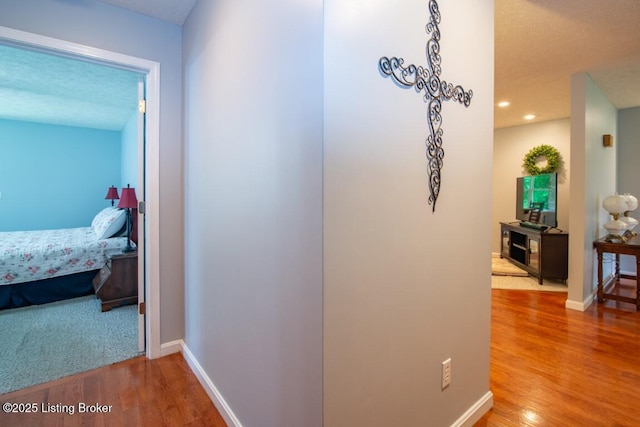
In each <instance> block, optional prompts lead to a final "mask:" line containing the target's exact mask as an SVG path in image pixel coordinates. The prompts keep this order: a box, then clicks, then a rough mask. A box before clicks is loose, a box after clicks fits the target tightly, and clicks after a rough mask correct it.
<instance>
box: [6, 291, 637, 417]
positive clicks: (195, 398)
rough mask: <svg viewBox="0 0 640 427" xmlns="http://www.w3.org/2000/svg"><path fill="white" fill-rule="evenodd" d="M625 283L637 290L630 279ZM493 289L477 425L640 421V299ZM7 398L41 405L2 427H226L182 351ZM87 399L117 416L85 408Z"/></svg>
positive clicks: (70, 379) (107, 367)
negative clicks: (486, 383)
mask: <svg viewBox="0 0 640 427" xmlns="http://www.w3.org/2000/svg"><path fill="white" fill-rule="evenodd" d="M623 284H624V285H623V286H622V287H621V292H622V293H626V294H631V293H632V292H633V286H632V285H631V282H629V281H624V282H623ZM492 294H493V296H492V325H491V332H492V337H491V384H490V387H491V390H492V392H493V394H494V407H493V409H492V410H491V411H490V412H489V413H487V414H486V415H485V416H484V417H483V418H482V419H481V420H480V421H478V423H476V426H478V427H486V426H553V427H559V426H571V427H574V426H612V427H613V426H616V427H620V426H630V427H631V426H634V427H636V426H640V312H636V310H635V307H634V306H633V305H631V304H626V303H619V302H615V301H607V302H606V303H605V304H603V305H602V304H594V305H592V306H591V307H590V308H589V309H588V310H587V311H586V312H584V313H582V312H578V311H574V310H567V309H565V307H564V304H565V300H566V294H565V293H556V292H533V291H531V292H530V291H508V290H497V289H496V290H493V291H492ZM0 402H2V403H3V404H6V403H7V402H8V403H15V404H23V405H25V404H31V403H35V404H36V407H37V409H38V412H37V413H35V414H33V413H32V414H12V413H4V412H3V413H0V425H2V426H25V425H28V426H34V427H35V426H83V427H84V426H125V425H126V426H150V425H153V426H171V427H173V426H209V427H223V426H226V424H225V423H224V420H223V419H222V417H221V416H220V414H219V413H218V412H217V410H216V408H215V407H214V406H213V404H212V403H211V401H210V400H209V398H208V396H207V395H206V393H205V391H204V389H203V388H202V387H201V385H200V384H199V383H198V381H197V379H196V377H195V376H194V375H193V373H192V372H191V370H190V368H189V366H188V365H187V363H186V362H185V360H184V359H183V358H182V356H181V355H180V354H174V355H171V356H167V357H164V358H161V359H156V360H147V359H145V358H144V357H139V358H136V359H132V360H130V361H126V362H122V363H117V364H114V365H110V366H106V367H104V368H99V369H95V370H93V371H89V372H85V373H82V374H78V375H74V376H71V377H68V378H64V379H61V380H58V381H54V382H51V383H47V384H42V385H39V386H34V387H30V388H28V389H24V390H19V391H16V392H13V393H8V394H4V395H0ZM80 402H82V403H85V404H87V405H95V404H96V403H99V404H100V405H107V406H110V407H111V408H110V412H108V413H87V412H85V413H79V411H78V410H79V407H80ZM43 404H44V407H43V406H42V405H43ZM58 404H59V405H58ZM57 405H58V406H57ZM62 405H66V407H65V406H62ZM14 406H15V405H14ZM70 406H71V407H73V409H74V413H73V415H71V414H69V413H68V412H70V411H69V410H68V407H70ZM43 409H44V410H49V411H50V412H47V413H43ZM56 409H58V410H59V411H60V410H61V411H63V412H62V413H60V412H58V413H55V412H53V410H56ZM65 411H66V412H67V413H65Z"/></svg>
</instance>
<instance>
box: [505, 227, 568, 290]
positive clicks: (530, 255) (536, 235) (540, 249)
mask: <svg viewBox="0 0 640 427" xmlns="http://www.w3.org/2000/svg"><path fill="white" fill-rule="evenodd" d="M529 224H533V223H529ZM500 241H501V248H500V257H501V258H506V259H508V260H509V261H511V262H513V263H514V264H515V265H517V266H518V267H520V268H522V269H523V270H525V271H527V272H528V273H529V274H531V275H532V276H535V277H537V278H538V283H539V284H541V285H542V281H543V279H554V280H562V281H564V282H566V281H567V278H568V275H569V234H567V233H564V232H560V231H558V232H547V231H546V228H545V229H542V228H537V227H530V226H523V225H516V224H508V223H504V222H501V223H500Z"/></svg>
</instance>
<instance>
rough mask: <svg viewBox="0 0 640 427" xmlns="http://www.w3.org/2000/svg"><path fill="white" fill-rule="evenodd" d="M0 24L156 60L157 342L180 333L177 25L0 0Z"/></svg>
mask: <svg viewBox="0 0 640 427" xmlns="http://www.w3.org/2000/svg"><path fill="white" fill-rule="evenodd" d="M0 26H4V27H8V28H14V29H17V30H21V31H26V32H30V33H34V34H38V35H43V36H48V37H53V38H56V39H60V40H65V41H69V42H73V43H78V44H82V45H86V46H91V47H94V48H100V49H105V50H109V51H112V52H118V53H122V54H125V55H130V56H135V57H138V58H144V59H148V60H152V61H156V62H159V63H160V64H161V65H160V91H161V103H160V148H159V151H160V171H159V174H160V191H161V197H160V213H159V220H160V242H153V243H152V244H154V245H159V246H160V304H161V311H160V312H161V318H160V328H161V329H160V341H161V342H162V343H166V342H170V341H173V340H177V339H181V338H182V337H183V336H184V320H183V319H184V304H183V301H184V296H183V295H184V294H183V292H184V291H183V280H184V279H183V270H184V263H183V249H182V240H183V231H182V229H183V226H182V225H183V216H182V185H183V182H182V144H181V140H182V135H181V133H182V86H181V83H180V82H181V81H182V69H181V49H182V46H181V43H182V36H181V28H180V27H179V26H177V25H173V24H168V23H166V22H163V21H159V20H157V19H153V18H149V17H145V16H143V15H140V14H137V13H132V12H128V11H126V10H125V9H122V8H118V7H113V6H110V5H107V4H105V3H101V2H99V1H96V0H83V1H51V0H2V2H0Z"/></svg>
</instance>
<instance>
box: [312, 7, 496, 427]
mask: <svg viewBox="0 0 640 427" xmlns="http://www.w3.org/2000/svg"><path fill="white" fill-rule="evenodd" d="M438 4H439V6H440V12H441V17H442V19H441V23H440V25H439V28H440V32H441V45H440V47H441V50H440V53H441V56H442V64H441V65H442V74H441V78H442V79H443V80H446V81H447V82H450V83H453V84H460V85H462V86H463V87H464V88H465V89H466V90H469V89H472V90H473V98H472V101H471V106H470V107H469V108H465V107H464V106H462V105H460V104H458V103H455V102H452V101H449V102H444V103H443V106H442V120H443V121H442V130H443V132H444V135H443V138H444V142H443V146H444V152H445V155H444V167H443V169H442V186H441V192H440V197H439V198H438V201H437V206H436V210H435V212H432V206H431V205H429V204H428V202H427V200H428V197H429V191H428V175H427V165H426V163H427V160H426V158H425V139H426V137H427V135H428V132H429V131H428V128H427V119H426V117H427V105H426V104H425V102H424V101H423V94H418V93H416V92H415V90H414V89H408V90H403V89H401V88H400V87H398V85H396V84H394V83H393V82H392V81H391V79H390V78H385V77H383V75H382V74H381V73H380V71H379V70H378V60H379V59H380V57H382V56H389V57H392V56H397V57H402V58H404V59H405V61H406V62H405V64H406V65H408V64H418V65H425V64H426V58H425V46H426V43H427V41H428V39H429V36H428V35H427V33H426V32H425V26H426V24H427V22H428V19H429V10H428V7H427V6H428V2H427V1H424V0H407V1H403V2H402V4H401V6H400V4H399V3H398V2H396V1H391V0H369V1H357V0H351V1H346V0H325V2H324V5H325V126H324V129H325V130H324V136H325V138H324V164H325V169H324V170H325V173H324V325H325V328H324V407H325V410H324V421H325V425H327V426H331V427H340V426H345V427H347V426H348V427H351V426H367V427H377V426H448V425H453V424H454V423H455V422H456V420H458V418H459V417H461V416H462V414H463V413H464V412H465V411H467V410H468V409H469V408H471V407H472V405H474V404H477V403H478V402H479V401H480V400H481V399H482V398H483V397H485V396H486V395H487V393H488V392H489V333H490V299H491V283H490V275H491V272H490V265H491V263H490V256H491V254H490V252H491V243H490V242H491V171H492V166H491V164H492V145H493V81H494V80H493V79H494V76H493V28H494V26H493V19H494V11H493V1H491V0H484V1H477V0H455V1H440V2H438ZM471 64H473V65H472V66H471ZM447 358H451V360H452V371H453V382H452V384H451V385H450V387H449V388H447V389H445V390H441V384H440V380H441V362H442V361H444V360H445V359H447Z"/></svg>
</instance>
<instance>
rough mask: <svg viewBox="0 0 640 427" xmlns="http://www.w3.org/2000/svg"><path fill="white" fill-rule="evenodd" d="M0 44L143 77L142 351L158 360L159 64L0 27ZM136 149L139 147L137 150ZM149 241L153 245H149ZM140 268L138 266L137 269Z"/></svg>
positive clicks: (141, 184)
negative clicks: (144, 114)
mask: <svg viewBox="0 0 640 427" xmlns="http://www.w3.org/2000/svg"><path fill="white" fill-rule="evenodd" d="M0 42H3V43H6V44H11V45H15V46H17V47H28V48H31V49H34V48H35V49H38V50H41V51H44V52H48V53H53V54H57V55H63V56H68V57H71V58H76V59H80V60H84V61H91V62H95V63H98V64H102V65H105V66H110V67H117V68H122V69H126V70H130V71H136V72H139V73H142V74H144V75H145V78H146V120H145V146H144V147H143V151H144V153H145V165H146V167H145V171H144V177H142V178H141V177H140V175H139V178H138V179H139V180H140V179H143V181H142V182H138V184H137V185H138V187H140V188H145V220H144V221H143V224H144V227H143V230H142V232H143V233H144V235H145V237H146V238H145V240H144V242H145V243H144V261H143V263H144V265H143V270H144V273H143V274H144V283H145V295H144V301H145V306H146V307H145V309H146V314H145V318H146V321H145V322H144V323H145V325H144V330H145V341H146V350H145V354H146V356H147V357H148V358H150V359H155V358H157V357H160V356H161V355H162V354H161V343H160V262H159V260H160V248H159V246H158V243H159V242H160V225H159V207H160V203H159V202H160V188H159V182H160V179H159V178H160V149H159V147H160V63H158V62H155V61H150V60H147V59H143V58H138V57H134V56H129V55H123V54H120V53H117V52H112V51H108V50H104V49H98V48H94V47H91V46H85V45H81V44H77V43H73V42H68V41H65V40H60V39H55V38H51V37H47V36H41V35H38V34H33V33H29V32H25V31H20V30H15V29H13V28H7V27H2V26H0ZM139 149H140V147H139ZM150 242H153V244H150ZM138 268H140V267H138Z"/></svg>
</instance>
